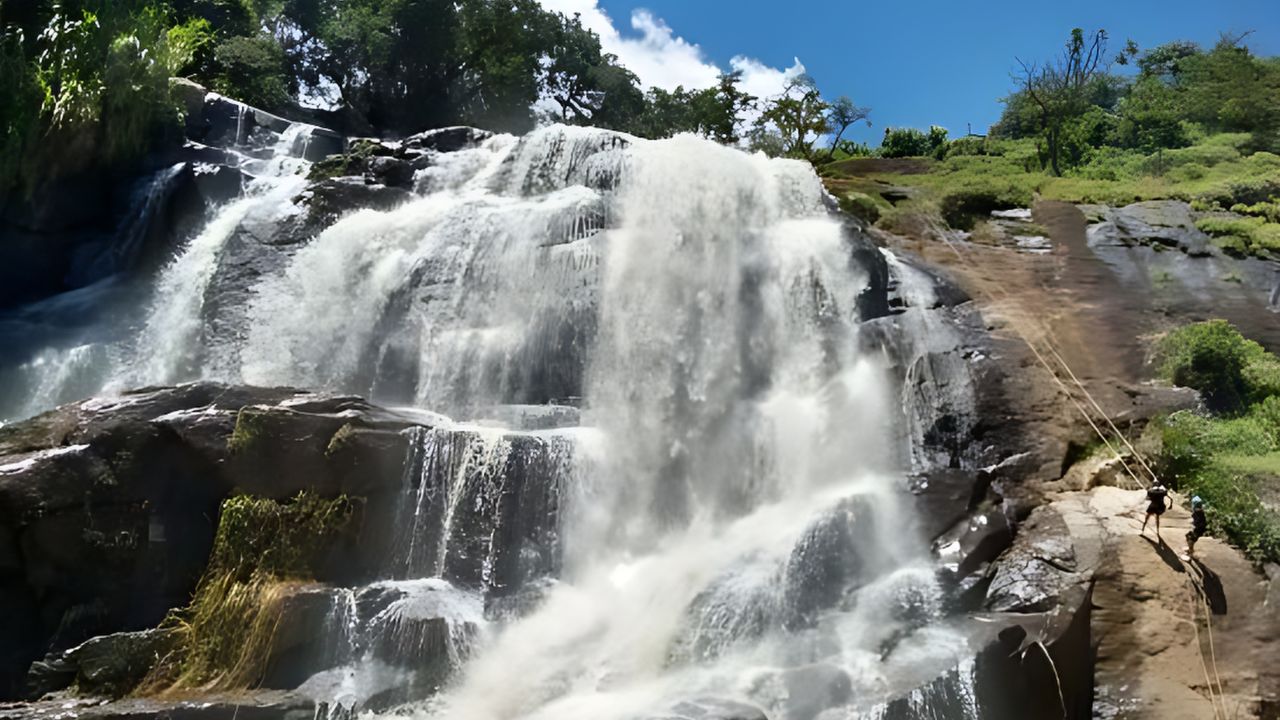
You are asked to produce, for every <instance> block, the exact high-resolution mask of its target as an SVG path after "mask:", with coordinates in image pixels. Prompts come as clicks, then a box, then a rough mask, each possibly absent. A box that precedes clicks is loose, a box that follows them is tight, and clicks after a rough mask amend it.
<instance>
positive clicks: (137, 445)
mask: <svg viewBox="0 0 1280 720" xmlns="http://www.w3.org/2000/svg"><path fill="white" fill-rule="evenodd" d="M435 422H437V418H435V417H434V416H430V415H426V414H422V415H417V414H408V415H407V414H404V413H398V412H390V411H385V410H382V409H380V408H377V407H374V406H372V405H369V404H368V403H365V402H364V401H362V400H360V399H358V398H351V397H344V396H329V395H314V394H308V393H301V392H298V391H294V390H289V389H280V388H277V389H260V388H244V387H230V386H224V385H217V384H212V383H197V384H191V385H183V386H178V387H173V388H160V389H151V390H145V391H140V392H135V393H129V394H125V395H123V396H120V397H118V398H112V399H102V400H88V401H84V402H81V403H75V404H72V405H66V406H63V407H61V408H58V409H56V410H53V411H51V412H48V413H45V414H43V415H40V416H37V417H35V418H32V419H31V420H28V421H25V422H21V423H16V424H13V425H8V426H5V427H3V428H0V609H3V610H4V611H5V612H6V616H7V617H9V618H10V619H12V620H13V621H14V625H13V627H15V628H17V630H16V631H15V632H14V633H11V634H10V633H6V634H5V636H4V637H3V638H0V661H3V664H2V665H0V697H14V696H16V695H18V694H19V693H20V692H21V687H22V684H23V677H24V676H25V674H26V668H27V666H28V665H29V664H30V663H31V662H32V661H33V660H35V659H36V658H38V657H41V656H43V655H45V654H47V653H50V652H59V651H62V650H68V649H70V648H72V647H75V646H77V645H80V644H81V643H83V642H84V641H85V640H87V639H89V638H91V637H93V636H96V635H103V634H107V633H112V632H119V631H130V630H139V629H142V628H147V627H152V626H154V625H155V624H156V623H158V622H159V621H160V620H161V618H163V617H164V615H165V613H167V612H168V611H169V610H170V609H172V608H174V607H178V606H181V605H183V604H185V603H186V601H187V599H188V597H189V596H190V593H191V591H192V589H193V588H194V586H195V583H196V581H197V580H198V579H199V577H200V576H201V574H202V573H203V571H204V566H205V563H206V560H207V556H208V553H209V550H210V548H211V546H212V542H213V534H214V531H215V529H216V527H217V521H218V510H219V507H220V504H221V501H222V500H223V499H224V498H226V497H227V496H228V495H230V494H231V493H233V492H238V493H249V494H253V495H257V496H260V497H267V498H275V499H288V498H291V497H293V496H294V495H296V494H297V493H298V492H300V491H302V490H307V491H310V492H313V493H317V494H320V495H324V496H329V497H332V496H336V495H338V494H347V495H350V496H355V497H361V498H367V499H368V504H369V506H370V511H373V510H374V509H376V508H380V507H381V508H384V509H383V512H387V513H390V512H391V511H390V510H388V509H385V508H388V507H392V506H395V505H396V504H397V502H396V498H398V496H399V494H400V489H401V483H402V466H403V463H404V458H405V454H406V448H407V440H406V438H405V437H404V436H403V435H402V434H401V432H402V431H403V430H405V429H407V428H410V427H417V426H424V425H430V424H433V423H435ZM379 498H385V499H382V500H379ZM369 526H370V527H371V528H372V530H371V532H370V534H369V536H368V537H365V538H362V539H361V541H359V542H355V543H354V544H353V545H352V546H351V547H349V548H348V547H339V548H335V549H334V551H333V553H332V554H331V557H328V558H327V559H326V561H325V562H324V563H323V567H322V568H321V569H320V571H321V572H324V573H328V574H331V575H332V576H333V577H334V578H335V579H341V580H347V579H351V578H352V577H353V576H354V577H356V578H358V577H359V576H360V574H361V573H365V575H366V576H367V575H369V574H370V573H372V572H373V569H374V568H376V567H378V566H379V563H380V557H379V555H380V554H381V553H383V552H385V551H386V548H387V542H389V540H384V541H383V542H381V543H380V542H377V541H376V540H377V535H378V533H377V531H378V529H379V528H381V527H382V526H383V523H379V522H373V523H369Z"/></svg>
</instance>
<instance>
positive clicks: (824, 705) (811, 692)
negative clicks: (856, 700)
mask: <svg viewBox="0 0 1280 720" xmlns="http://www.w3.org/2000/svg"><path fill="white" fill-rule="evenodd" d="M779 679H780V680H781V681H782V686H783V687H784V688H786V700H785V701H784V705H785V708H786V709H785V711H784V713H783V714H784V715H785V716H786V717H788V718H794V719H795V720H812V718H815V717H817V716H818V715H819V713H821V712H823V711H824V710H828V709H831V708H836V707H840V706H842V705H845V704H846V703H848V702H849V700H850V699H851V697H852V693H853V682H852V680H851V679H850V678H849V675H848V673H846V672H845V671H844V670H842V669H840V668H838V667H836V666H834V665H828V664H825V663H816V664H813V665H805V666H802V667H798V668H792V669H790V670H786V671H783V673H782V674H781V676H780V678H779Z"/></svg>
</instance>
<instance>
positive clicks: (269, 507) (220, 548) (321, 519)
mask: <svg viewBox="0 0 1280 720" xmlns="http://www.w3.org/2000/svg"><path fill="white" fill-rule="evenodd" d="M352 512H353V506H352V503H351V501H350V500H349V499H347V498H346V497H339V498H337V499H336V500H326V499H324V498H321V497H318V496H316V495H314V494H311V493H307V492H302V493H299V494H298V495H297V497H295V498H294V499H293V500H291V501H289V502H287V503H285V502H277V501H275V500H270V499H266V498H259V497H253V496H250V495H239V496H236V497H233V498H229V499H228V500H226V501H224V502H223V503H222V512H221V514H220V516H219V520H218V532H217V535H215V536H214V541H213V551H212V553H211V554H210V556H209V566H208V569H209V571H210V572H213V573H226V574H229V575H231V576H232V577H234V578H235V579H236V580H238V581H240V582H247V581H248V580H249V579H250V578H251V577H252V576H253V575H254V574H256V573H265V574H267V575H270V576H272V577H274V578H278V579H309V578H310V577H312V567H313V564H314V562H315V560H316V557H317V554H318V553H319V552H321V551H323V550H324V549H325V548H326V547H328V546H330V545H331V544H332V543H333V542H334V541H335V540H336V539H337V537H338V536H339V535H340V534H341V533H342V532H344V531H345V530H346V528H347V526H348V524H349V522H350V520H351V517H352Z"/></svg>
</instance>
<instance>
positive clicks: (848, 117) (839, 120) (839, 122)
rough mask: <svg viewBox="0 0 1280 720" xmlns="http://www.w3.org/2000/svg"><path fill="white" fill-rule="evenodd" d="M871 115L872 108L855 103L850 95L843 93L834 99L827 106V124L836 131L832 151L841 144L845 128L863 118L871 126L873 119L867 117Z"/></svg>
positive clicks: (832, 139)
mask: <svg viewBox="0 0 1280 720" xmlns="http://www.w3.org/2000/svg"><path fill="white" fill-rule="evenodd" d="M870 115H871V108H865V107H858V106H857V105H854V104H853V100H850V99H849V96H848V95H841V96H840V97H838V98H836V99H835V100H834V101H832V103H831V106H830V107H829V108H827V126H828V127H830V128H831V130H832V132H834V135H832V137H831V151H832V152H835V149H836V147H838V146H839V145H840V138H841V137H843V136H844V132H845V130H848V129H849V126H850V125H853V124H854V123H856V122H858V121H860V120H862V121H866V123H867V127H871V121H870V120H868V119H867V118H868V117H869V116H870Z"/></svg>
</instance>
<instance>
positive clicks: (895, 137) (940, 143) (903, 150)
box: [880, 125, 947, 158]
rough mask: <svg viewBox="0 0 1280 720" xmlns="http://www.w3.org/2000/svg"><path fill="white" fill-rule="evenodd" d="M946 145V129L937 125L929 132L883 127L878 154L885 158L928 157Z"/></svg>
mask: <svg viewBox="0 0 1280 720" xmlns="http://www.w3.org/2000/svg"><path fill="white" fill-rule="evenodd" d="M946 145H947V131H946V129H945V128H940V127H938V126H937V125H934V126H933V127H931V128H929V132H928V133H925V132H923V131H920V130H917V129H915V128H885V130H884V139H883V140H881V141H880V155H881V157H887V158H899V157H929V156H933V155H934V154H935V153H936V152H937V151H938V150H939V149H940V148H945V147H946Z"/></svg>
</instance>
